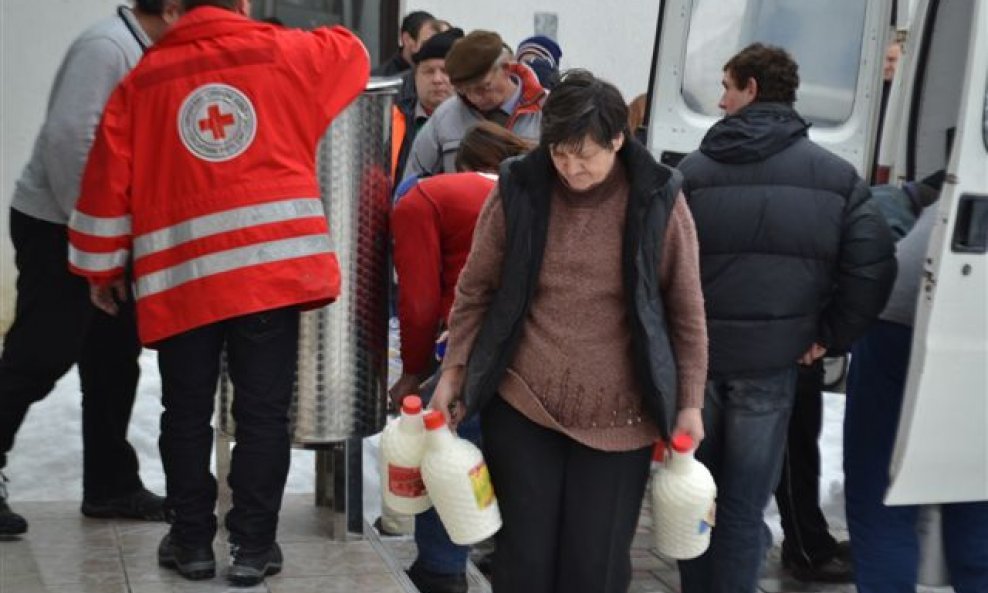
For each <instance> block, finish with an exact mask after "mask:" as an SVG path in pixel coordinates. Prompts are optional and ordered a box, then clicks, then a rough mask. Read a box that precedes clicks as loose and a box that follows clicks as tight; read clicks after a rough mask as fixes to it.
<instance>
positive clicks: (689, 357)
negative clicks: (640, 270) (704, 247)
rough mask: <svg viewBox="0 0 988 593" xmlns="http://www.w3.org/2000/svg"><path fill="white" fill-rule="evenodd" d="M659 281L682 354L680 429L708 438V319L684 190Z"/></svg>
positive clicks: (673, 214) (666, 243) (679, 354)
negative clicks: (705, 418)
mask: <svg viewBox="0 0 988 593" xmlns="http://www.w3.org/2000/svg"><path fill="white" fill-rule="evenodd" d="M659 278H660V282H659V286H660V289H661V291H662V302H663V304H664V305H665V312H666V325H667V327H668V328H669V339H670V341H671V343H672V349H673V352H674V353H675V355H676V369H677V371H678V373H677V385H678V389H679V393H678V394H677V403H678V407H679V415H678V417H677V419H676V426H675V429H674V432H685V433H688V434H690V436H692V437H693V442H694V443H695V444H697V445H698V444H699V443H700V441H701V440H702V439H703V434H704V433H703V421H702V418H701V414H700V408H702V407H703V392H704V386H705V384H706V380H707V356H708V353H707V347H708V343H707V320H706V314H705V312H704V309H703V289H702V285H701V283H700V247H699V244H698V242H697V236H696V226H695V225H694V223H693V217H692V215H691V214H690V211H689V208H688V207H687V205H686V199H685V197H684V196H683V194H682V193H680V194H679V196H677V197H676V202H675V204H674V205H673V208H672V212H671V213H670V216H669V222H668V224H667V225H666V232H665V237H664V239H663V244H662V261H661V263H660V269H659Z"/></svg>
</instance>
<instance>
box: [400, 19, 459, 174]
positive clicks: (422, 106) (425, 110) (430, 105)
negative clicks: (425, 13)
mask: <svg viewBox="0 0 988 593" xmlns="http://www.w3.org/2000/svg"><path fill="white" fill-rule="evenodd" d="M462 37H463V30H462V29H457V28H454V29H448V30H446V31H443V32H442V33H436V34H435V35H433V36H432V37H430V38H429V39H428V40H427V41H426V42H425V43H423V44H422V46H421V47H420V48H419V50H418V51H417V52H416V53H414V54H412V62H413V63H414V64H415V65H414V67H413V68H412V71H411V72H406V73H405V74H404V75H403V76H402V80H403V84H402V86H401V90H400V91H399V92H398V99H397V101H395V105H394V108H393V113H392V120H391V124H392V125H391V134H392V135H391V155H392V163H391V165H392V174H393V175H394V177H393V178H394V180H395V181H396V182H397V181H399V180H401V179H402V177H403V173H404V170H405V162H406V161H407V160H408V154H409V153H410V152H411V150H412V142H413V141H414V140H415V136H416V135H417V134H418V131H419V130H420V129H422V126H424V125H425V122H426V121H428V119H429V117H430V116H432V114H433V112H434V111H435V110H436V108H437V107H439V105H440V103H442V102H443V101H445V100H446V99H448V98H450V97H451V96H453V85H452V84H451V83H450V81H449V75H448V74H447V73H446V54H448V53H449V50H450V48H452V47H453V44H454V43H455V42H456V41H457V40H458V39H461V38H462Z"/></svg>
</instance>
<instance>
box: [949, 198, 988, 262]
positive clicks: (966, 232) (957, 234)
mask: <svg viewBox="0 0 988 593" xmlns="http://www.w3.org/2000/svg"><path fill="white" fill-rule="evenodd" d="M951 250H953V251H954V252H955V253H988V196H980V195H974V194H964V195H962V196H961V202H960V205H959V206H958V207H957V220H956V221H955V222H954V238H953V240H952V241H951Z"/></svg>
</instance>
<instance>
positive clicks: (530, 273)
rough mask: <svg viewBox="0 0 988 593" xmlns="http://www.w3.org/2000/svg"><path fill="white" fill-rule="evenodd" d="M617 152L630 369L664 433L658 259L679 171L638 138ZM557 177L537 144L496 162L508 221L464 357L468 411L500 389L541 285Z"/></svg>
mask: <svg viewBox="0 0 988 593" xmlns="http://www.w3.org/2000/svg"><path fill="white" fill-rule="evenodd" d="M618 158H619V159H621V161H622V163H623V164H624V167H625V171H627V175H628V182H629V186H630V191H629V196H628V210H627V220H626V222H625V229H624V239H623V241H622V244H623V246H622V262H623V264H622V265H623V274H622V277H623V283H624V288H625V295H626V298H627V299H628V303H627V304H628V311H629V319H628V321H629V325H630V327H631V333H632V346H633V353H634V357H635V361H634V362H635V369H636V374H637V378H638V382H639V385H640V386H641V389H642V393H643V397H644V402H643V404H644V407H645V409H646V410H647V411H648V412H649V414H650V415H651V417H652V420H653V421H654V422H655V423H656V425H657V426H658V427H659V430H660V432H661V433H662V435H663V436H664V437H668V436H669V432H670V430H671V427H672V423H673V422H674V421H675V412H676V397H677V396H676V360H675V356H674V354H673V351H672V346H671V343H670V341H669V336H668V332H667V331H666V322H665V308H664V307H663V303H662V295H661V294H660V291H659V263H660V261H661V259H662V243H663V238H664V236H665V229H666V223H667V221H668V219H669V213H670V212H671V211H672V206H673V204H674V203H675V199H676V196H677V194H678V193H679V188H680V185H681V181H682V178H681V176H680V175H679V173H678V172H676V171H674V170H672V169H669V168H668V167H665V166H663V165H660V164H658V163H657V162H656V161H655V159H653V158H652V156H651V154H649V152H648V150H647V149H645V148H644V147H643V146H642V145H641V144H639V143H638V142H637V141H628V142H625V143H624V146H623V147H622V148H621V150H620V151H618ZM554 178H555V171H554V169H553V165H552V161H551V159H550V157H549V154H548V152H547V151H546V150H545V149H544V148H542V147H539V148H536V149H535V150H534V151H533V152H531V153H530V154H528V155H526V156H525V157H521V158H516V159H512V160H509V161H506V162H505V163H503V164H502V165H501V176H500V181H499V183H498V191H499V193H500V196H501V200H502V202H503V205H504V218H505V229H506V241H505V250H504V264H503V267H502V270H501V285H500V288H499V289H498V291H497V292H496V293H495V295H494V297H493V299H492V301H491V303H490V307H489V308H488V310H487V313H486V314H485V316H484V320H483V324H482V325H481V328H480V332H479V333H478V335H477V338H476V341H475V342H474V344H473V348H472V350H471V351H470V357H469V359H468V362H467V367H466V378H465V381H464V385H463V396H464V399H465V401H466V405H467V415H468V416H469V415H472V414H473V413H475V412H478V411H480V410H481V409H482V408H483V407H484V406H485V405H486V404H487V403H488V402H489V401H490V399H491V397H493V396H494V394H495V393H496V392H497V389H498V386H499V385H500V383H501V379H502V378H503V377H504V373H505V371H506V370H507V368H508V366H509V365H510V364H511V362H512V360H513V359H514V356H515V351H516V350H517V348H518V342H519V340H520V339H521V335H522V328H523V325H524V323H525V320H526V317H527V315H528V309H529V307H530V305H531V302H532V297H533V296H534V294H535V290H536V288H537V287H538V278H539V273H540V270H541V268H542V255H543V251H544V250H545V242H546V235H547V232H548V228H549V196H550V192H551V188H552V183H553V180H554Z"/></svg>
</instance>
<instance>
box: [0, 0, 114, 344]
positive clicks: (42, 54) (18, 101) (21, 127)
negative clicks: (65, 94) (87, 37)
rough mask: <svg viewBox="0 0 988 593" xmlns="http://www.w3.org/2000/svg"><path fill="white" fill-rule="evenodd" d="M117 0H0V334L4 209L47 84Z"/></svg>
mask: <svg viewBox="0 0 988 593" xmlns="http://www.w3.org/2000/svg"><path fill="white" fill-rule="evenodd" d="M120 3H121V0H2V2H0V44H2V45H0V80H3V85H0V86H2V89H0V334H2V333H3V332H4V331H6V329H7V327H8V326H9V324H10V321H11V319H12V318H13V312H14V283H15V279H16V275H15V272H14V255H13V248H12V246H11V244H10V233H9V222H8V217H9V209H10V197H11V194H12V193H13V190H14V182H15V181H16V180H17V177H18V176H19V175H20V173H21V169H22V168H23V167H24V164H25V163H26V162H27V159H28V157H29V156H30V153H31V147H32V145H33V143H34V136H35V134H37V132H38V129H39V128H40V127H41V122H42V120H43V118H44V113H45V106H46V105H47V102H48V90H49V88H50V87H51V83H52V81H53V80H54V78H55V71H56V70H57V69H58V64H59V62H61V59H62V55H63V54H64V53H65V50H66V49H67V48H68V46H69V44H70V43H71V42H72V40H73V39H74V38H75V37H76V35H78V34H79V33H80V32H82V31H83V30H84V29H85V28H86V27H88V26H89V25H90V24H91V23H93V22H95V21H97V20H99V19H101V18H103V17H105V16H108V15H111V14H113V11H114V9H115V7H116V6H117V5H118V4H120Z"/></svg>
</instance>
